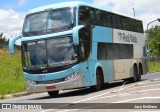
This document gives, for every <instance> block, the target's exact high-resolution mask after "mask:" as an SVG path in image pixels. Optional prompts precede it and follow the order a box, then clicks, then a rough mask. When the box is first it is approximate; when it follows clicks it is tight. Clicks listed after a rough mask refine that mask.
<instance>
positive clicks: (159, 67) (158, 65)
mask: <svg viewBox="0 0 160 112" xmlns="http://www.w3.org/2000/svg"><path fill="white" fill-rule="evenodd" d="M153 71H156V72H157V71H160V62H150V63H149V72H153Z"/></svg>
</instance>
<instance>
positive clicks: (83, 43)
mask: <svg viewBox="0 0 160 112" xmlns="http://www.w3.org/2000/svg"><path fill="white" fill-rule="evenodd" d="M79 37H80V57H81V61H84V60H86V59H87V58H88V57H89V55H90V52H91V38H90V28H82V29H81V30H80V31H79Z"/></svg>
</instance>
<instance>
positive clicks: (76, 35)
mask: <svg viewBox="0 0 160 112" xmlns="http://www.w3.org/2000/svg"><path fill="white" fill-rule="evenodd" d="M82 28H84V25H79V26H76V27H74V28H73V43H74V44H75V45H78V44H79V30H80V29H82Z"/></svg>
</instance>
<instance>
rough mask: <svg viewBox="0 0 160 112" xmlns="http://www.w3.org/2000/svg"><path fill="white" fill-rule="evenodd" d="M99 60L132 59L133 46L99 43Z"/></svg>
mask: <svg viewBox="0 0 160 112" xmlns="http://www.w3.org/2000/svg"><path fill="white" fill-rule="evenodd" d="M97 53H98V54H97V59H99V60H115V59H132V58H133V45H132V44H118V43H102V42H100V43H98V49H97Z"/></svg>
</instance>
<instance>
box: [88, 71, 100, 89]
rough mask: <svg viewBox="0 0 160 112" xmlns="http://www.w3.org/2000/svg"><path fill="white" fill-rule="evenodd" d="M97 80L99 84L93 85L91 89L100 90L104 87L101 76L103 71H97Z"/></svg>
mask: <svg viewBox="0 0 160 112" xmlns="http://www.w3.org/2000/svg"><path fill="white" fill-rule="evenodd" d="M96 82H97V84H96V85H95V86H92V87H91V89H92V90H93V91H100V90H101V88H102V78H101V72H100V71H99V70H97V71H96Z"/></svg>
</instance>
